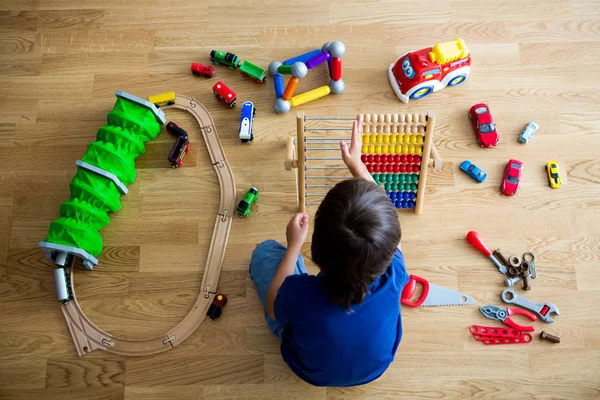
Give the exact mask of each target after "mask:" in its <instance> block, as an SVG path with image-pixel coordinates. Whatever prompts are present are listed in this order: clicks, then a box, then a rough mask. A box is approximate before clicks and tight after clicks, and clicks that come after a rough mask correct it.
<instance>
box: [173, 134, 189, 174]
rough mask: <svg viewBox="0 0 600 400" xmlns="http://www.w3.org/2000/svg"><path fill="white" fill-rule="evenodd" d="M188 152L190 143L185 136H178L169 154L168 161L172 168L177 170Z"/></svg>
mask: <svg viewBox="0 0 600 400" xmlns="http://www.w3.org/2000/svg"><path fill="white" fill-rule="evenodd" d="M188 151H190V141H189V140H188V138H187V136H179V137H178V138H177V140H176V141H175V144H174V145H173V148H172V149H171V153H169V157H168V160H169V162H170V163H171V166H172V167H173V168H179V167H181V166H182V165H183V159H184V158H185V155H186V154H187V152H188Z"/></svg>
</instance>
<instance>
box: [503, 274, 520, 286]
mask: <svg viewBox="0 0 600 400" xmlns="http://www.w3.org/2000/svg"><path fill="white" fill-rule="evenodd" d="M522 279H523V278H522V277H520V276H515V277H514V278H506V279H505V280H504V284H505V285H506V286H508V287H513V286H515V285H516V284H517V283H518V282H519V281H520V280H522Z"/></svg>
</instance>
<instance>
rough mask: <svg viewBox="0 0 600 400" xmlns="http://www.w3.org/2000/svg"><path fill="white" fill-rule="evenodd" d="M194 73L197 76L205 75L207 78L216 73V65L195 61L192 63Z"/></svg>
mask: <svg viewBox="0 0 600 400" xmlns="http://www.w3.org/2000/svg"><path fill="white" fill-rule="evenodd" d="M191 69H192V74H194V75H196V76H200V75H202V76H204V77H205V78H212V77H213V75H214V74H215V68H214V67H209V66H207V65H202V64H198V63H195V62H193V63H192V68H191Z"/></svg>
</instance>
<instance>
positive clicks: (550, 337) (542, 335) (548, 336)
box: [540, 331, 560, 343]
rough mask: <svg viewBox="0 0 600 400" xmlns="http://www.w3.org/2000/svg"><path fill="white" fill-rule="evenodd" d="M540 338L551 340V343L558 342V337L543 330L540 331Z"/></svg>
mask: <svg viewBox="0 0 600 400" xmlns="http://www.w3.org/2000/svg"><path fill="white" fill-rule="evenodd" d="M540 339H542V340H544V339H545V340H547V341H549V342H552V343H560V337H558V336H554V335H551V334H549V333H546V332H544V331H542V333H540Z"/></svg>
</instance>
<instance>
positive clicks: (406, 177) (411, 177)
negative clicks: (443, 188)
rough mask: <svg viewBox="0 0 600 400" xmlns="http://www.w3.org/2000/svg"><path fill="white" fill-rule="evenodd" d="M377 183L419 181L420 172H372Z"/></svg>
mask: <svg viewBox="0 0 600 400" xmlns="http://www.w3.org/2000/svg"><path fill="white" fill-rule="evenodd" d="M371 176H372V177H373V179H374V180H375V182H377V183H386V182H387V183H417V182H419V175H418V174H371Z"/></svg>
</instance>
